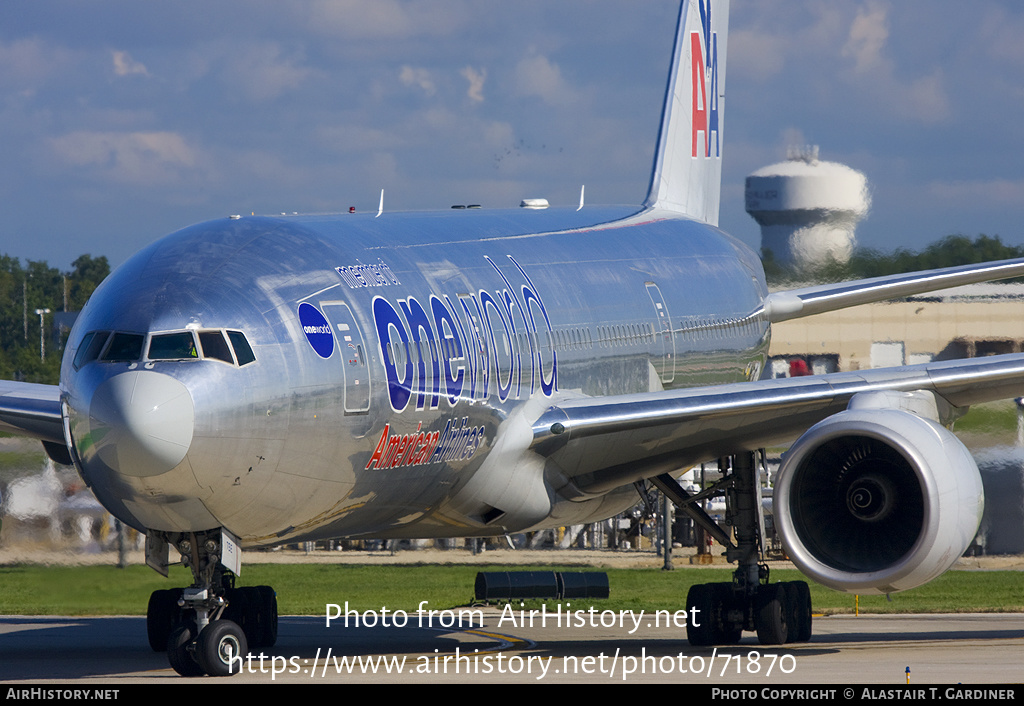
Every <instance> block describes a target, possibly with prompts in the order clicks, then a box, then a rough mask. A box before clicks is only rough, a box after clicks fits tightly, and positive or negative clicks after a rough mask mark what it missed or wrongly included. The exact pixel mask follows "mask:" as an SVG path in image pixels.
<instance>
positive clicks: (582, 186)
mask: <svg viewBox="0 0 1024 706" xmlns="http://www.w3.org/2000/svg"><path fill="white" fill-rule="evenodd" d="M586 188H587V185H586V184H581V185H580V207H579V208H577V209H576V210H577V211H582V210H583V191H584V190H585V189H586Z"/></svg>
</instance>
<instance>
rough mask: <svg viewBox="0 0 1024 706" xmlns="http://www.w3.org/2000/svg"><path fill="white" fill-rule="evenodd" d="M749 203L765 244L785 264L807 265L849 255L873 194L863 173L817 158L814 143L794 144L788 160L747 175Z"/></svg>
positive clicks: (841, 259)
mask: <svg viewBox="0 0 1024 706" xmlns="http://www.w3.org/2000/svg"><path fill="white" fill-rule="evenodd" d="M746 205H747V213H749V214H750V215H751V216H752V217H753V218H754V220H755V221H757V222H758V224H759V225H760V226H761V248H762V249H763V250H770V251H771V252H772V254H773V255H774V256H775V260H776V261H777V262H778V263H780V264H781V265H784V266H787V267H791V268H794V269H808V268H814V267H816V266H819V265H822V264H825V263H827V262H828V261H829V260H834V261H836V262H847V261H849V259H850V255H851V254H852V252H853V245H854V229H855V228H856V227H857V223H858V222H860V220H861V219H862V218H863V217H864V216H865V215H867V212H868V208H869V207H870V206H871V197H870V195H869V194H868V182H867V178H866V177H865V176H864V175H863V174H861V173H860V172H858V171H856V170H855V169H851V168H850V167H847V166H846V165H845V164H838V163H836V162H822V161H819V160H818V146H817V145H814V146H806V147H801V148H790V150H789V154H788V157H787V159H786V161H785V162H779V163H778V164H772V165H770V166H767V167H762V168H761V169H758V170H757V171H755V172H754V173H753V174H751V175H750V176H748V177H747V186H746Z"/></svg>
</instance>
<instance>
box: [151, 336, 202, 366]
mask: <svg viewBox="0 0 1024 706" xmlns="http://www.w3.org/2000/svg"><path fill="white" fill-rule="evenodd" d="M198 357H199V353H198V351H196V341H195V339H194V338H192V333H191V332H190V331H182V332H179V333H165V334H161V335H158V336H153V338H152V339H151V340H150V342H149V359H150V360H189V359H192V358H198Z"/></svg>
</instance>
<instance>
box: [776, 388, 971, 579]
mask: <svg viewBox="0 0 1024 706" xmlns="http://www.w3.org/2000/svg"><path fill="white" fill-rule="evenodd" d="M853 407H854V405H851V409H847V410H846V411H844V412H840V413H839V414H836V415H833V416H831V417H829V418H828V419H825V420H824V421H822V422H819V423H818V424H816V425H815V426H813V427H811V429H809V430H808V431H807V432H806V433H805V434H804V435H803V436H802V437H800V439H799V440H798V441H797V442H796V444H794V445H793V447H792V448H791V449H790V451H789V452H788V454H787V455H786V456H785V457H784V459H783V463H782V467H781V468H780V470H779V475H778V480H777V483H776V485H775V491H774V505H775V521H776V525H777V527H778V529H779V533H780V535H781V537H782V541H783V544H784V545H785V547H786V550H787V552H788V553H789V556H790V558H791V559H792V560H793V562H794V563H795V564H796V565H797V567H798V568H800V570H801V571H803V572H804V573H805V574H807V575H808V576H809V577H811V578H812V579H814V580H815V581H817V582H819V583H821V584H824V585H826V586H828V587H830V588H834V589H836V590H838V591H845V592H848V593H860V594H878V593H893V592H896V591H903V590H906V589H909V588H914V587H915V586H920V585H922V584H924V583H927V582H928V581H931V580H932V579H934V578H935V577H937V576H938V575H940V574H941V573H943V572H944V571H946V569H948V568H949V567H950V566H952V565H953V563H954V562H955V561H956V560H957V558H959V557H960V556H961V555H962V554H963V553H964V551H965V550H966V549H967V546H968V545H969V544H970V542H971V540H972V539H973V538H974V535H975V533H976V532H977V531H978V525H979V523H980V522H981V515H982V511H983V510H984V505H985V497H984V491H983V490H982V485H981V476H980V475H979V473H978V466H977V464H975V462H974V459H973V458H971V455H970V453H969V452H968V451H967V449H966V447H964V445H963V444H962V443H961V442H960V440H959V439H957V438H956V437H955V436H953V434H952V433H950V432H949V431H948V430H947V429H945V428H944V427H942V426H941V425H939V424H937V423H936V422H933V421H930V420H928V419H925V418H923V417H920V416H917V415H916V414H912V413H910V412H907V411H903V410H901V409H877V408H876V409H853Z"/></svg>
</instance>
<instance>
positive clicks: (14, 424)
mask: <svg viewBox="0 0 1024 706" xmlns="http://www.w3.org/2000/svg"><path fill="white" fill-rule="evenodd" d="M0 431H3V432H8V433H11V434H16V435H18V436H29V437H32V438H33V439H39V440H41V441H46V442H51V443H54V444H59V445H60V446H62V447H63V446H64V422H63V419H62V418H61V400H60V388H59V387H57V386H56V385H37V384H34V383H28V382H10V381H7V380H0Z"/></svg>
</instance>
